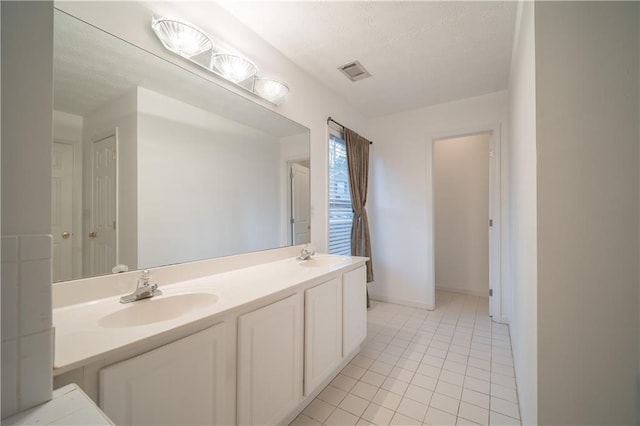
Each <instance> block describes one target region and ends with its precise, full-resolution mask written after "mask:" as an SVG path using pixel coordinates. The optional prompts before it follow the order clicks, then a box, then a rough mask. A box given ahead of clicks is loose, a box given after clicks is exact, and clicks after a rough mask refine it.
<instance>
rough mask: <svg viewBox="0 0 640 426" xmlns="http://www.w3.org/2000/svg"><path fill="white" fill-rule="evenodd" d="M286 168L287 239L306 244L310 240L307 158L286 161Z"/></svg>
mask: <svg viewBox="0 0 640 426" xmlns="http://www.w3.org/2000/svg"><path fill="white" fill-rule="evenodd" d="M287 169H288V174H289V181H288V185H287V186H288V193H289V197H288V200H287V205H288V212H289V214H288V216H289V227H288V240H289V243H290V244H291V245H299V244H307V243H309V242H311V212H310V200H311V198H310V186H309V185H310V182H311V179H310V178H311V175H310V168H309V160H300V161H288V162H287Z"/></svg>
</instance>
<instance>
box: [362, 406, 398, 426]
mask: <svg viewBox="0 0 640 426" xmlns="http://www.w3.org/2000/svg"><path fill="white" fill-rule="evenodd" d="M393 414H394V413H393V411H392V410H390V409H388V408H385V407H383V406H381V405H377V404H371V405H369V407H367V409H366V410H365V412H364V413H363V414H362V418H363V419H366V420H368V421H370V422H371V423H374V424H376V425H388V424H389V422H391V419H392V418H393Z"/></svg>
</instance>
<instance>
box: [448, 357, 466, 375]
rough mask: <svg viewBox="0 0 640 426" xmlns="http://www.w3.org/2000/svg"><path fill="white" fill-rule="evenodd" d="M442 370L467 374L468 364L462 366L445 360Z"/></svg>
mask: <svg viewBox="0 0 640 426" xmlns="http://www.w3.org/2000/svg"><path fill="white" fill-rule="evenodd" d="M442 369H443V370H449V371H453V372H455V373H458V374H465V372H466V371H467V364H466V363H464V364H462V363H459V362H455V361H452V360H450V359H448V360H445V362H444V364H443V365H442Z"/></svg>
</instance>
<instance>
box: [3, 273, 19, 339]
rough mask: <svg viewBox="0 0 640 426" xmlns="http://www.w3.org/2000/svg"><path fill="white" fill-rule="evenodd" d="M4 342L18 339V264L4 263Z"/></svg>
mask: <svg viewBox="0 0 640 426" xmlns="http://www.w3.org/2000/svg"><path fill="white" fill-rule="evenodd" d="M1 275H2V277H1V280H2V297H1V299H2V307H1V311H2V320H1V321H2V341H5V340H15V339H17V338H18V262H2V273H1Z"/></svg>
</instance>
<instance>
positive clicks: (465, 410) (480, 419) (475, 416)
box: [458, 402, 489, 426]
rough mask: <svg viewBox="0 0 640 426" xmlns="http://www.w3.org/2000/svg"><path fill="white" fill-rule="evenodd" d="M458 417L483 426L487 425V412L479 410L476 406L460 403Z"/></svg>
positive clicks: (483, 409) (482, 409)
mask: <svg viewBox="0 0 640 426" xmlns="http://www.w3.org/2000/svg"><path fill="white" fill-rule="evenodd" d="M458 417H462V418H463V419H467V420H471V421H473V422H476V423H478V424H481V425H484V426H487V425H488V424H489V410H487V409H485V408H480V407H478V406H476V405H471V404H467V403H466V402H461V403H460V409H459V410H458Z"/></svg>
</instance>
